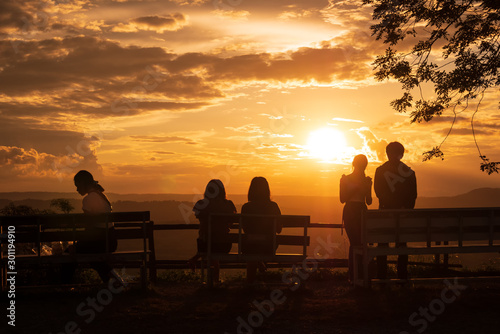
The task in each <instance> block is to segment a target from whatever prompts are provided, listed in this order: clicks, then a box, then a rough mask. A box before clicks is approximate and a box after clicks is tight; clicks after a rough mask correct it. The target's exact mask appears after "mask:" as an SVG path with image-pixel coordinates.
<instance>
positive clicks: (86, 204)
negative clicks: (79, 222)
mask: <svg viewBox="0 0 500 334" xmlns="http://www.w3.org/2000/svg"><path fill="white" fill-rule="evenodd" d="M82 209H83V212H85V213H94V214H97V213H108V212H111V206H110V205H109V201H107V200H106V199H105V195H104V194H99V193H97V192H95V191H91V192H89V193H88V194H87V196H85V197H84V198H83V205H82Z"/></svg>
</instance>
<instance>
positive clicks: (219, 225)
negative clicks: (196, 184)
mask: <svg viewBox="0 0 500 334" xmlns="http://www.w3.org/2000/svg"><path fill="white" fill-rule="evenodd" d="M193 211H194V214H195V216H196V218H198V220H199V222H200V229H199V231H198V239H197V249H198V252H197V253H196V254H195V255H194V256H193V257H192V258H191V259H189V261H188V262H189V264H190V266H191V268H193V269H194V268H195V263H196V261H197V260H198V259H199V258H200V257H201V255H202V254H203V253H207V251H208V234H209V220H210V214H212V213H236V207H235V206H234V204H233V202H232V201H230V200H228V199H226V189H225V188H224V184H223V183H222V181H221V180H217V179H213V180H210V181H209V182H208V184H207V186H206V189H205V193H204V195H203V199H201V200H199V201H198V202H196V204H195V205H194V207H193ZM210 225H211V227H210V236H211V240H212V243H211V249H210V251H211V252H212V253H229V251H230V250H231V246H232V243H231V241H229V231H230V228H231V225H232V222H231V218H229V217H228V218H225V217H217V216H216V217H214V218H211V222H210ZM211 266H212V267H213V276H212V278H213V279H214V281H215V282H218V281H219V273H220V264H219V261H216V260H213V261H212V262H211Z"/></svg>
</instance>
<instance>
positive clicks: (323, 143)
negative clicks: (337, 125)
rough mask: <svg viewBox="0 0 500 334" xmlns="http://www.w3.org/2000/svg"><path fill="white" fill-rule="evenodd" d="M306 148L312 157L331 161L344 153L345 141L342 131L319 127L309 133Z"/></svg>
mask: <svg viewBox="0 0 500 334" xmlns="http://www.w3.org/2000/svg"><path fill="white" fill-rule="evenodd" d="M307 149H308V150H309V154H310V155H311V156H312V157H315V158H318V159H321V160H322V161H333V160H338V159H340V158H341V157H342V155H343V154H345V151H346V150H347V142H346V140H345V137H344V135H343V134H342V132H340V131H338V130H334V129H331V128H321V129H318V130H315V131H313V132H311V133H310V134H309V139H308V141H307Z"/></svg>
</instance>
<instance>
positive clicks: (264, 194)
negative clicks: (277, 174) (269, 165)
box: [248, 176, 271, 202]
mask: <svg viewBox="0 0 500 334" xmlns="http://www.w3.org/2000/svg"><path fill="white" fill-rule="evenodd" d="M270 200H271V190H270V189H269V183H267V180H266V179H265V178H263V177H262V176H256V177H254V178H253V179H252V182H250V188H248V201H249V202H252V201H270Z"/></svg>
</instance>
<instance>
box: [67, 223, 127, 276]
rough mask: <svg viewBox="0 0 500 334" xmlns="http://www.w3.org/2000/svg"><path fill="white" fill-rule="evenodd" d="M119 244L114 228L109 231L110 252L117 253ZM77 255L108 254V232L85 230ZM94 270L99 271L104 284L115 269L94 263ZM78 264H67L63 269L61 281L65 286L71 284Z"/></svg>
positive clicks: (101, 229)
mask: <svg viewBox="0 0 500 334" xmlns="http://www.w3.org/2000/svg"><path fill="white" fill-rule="evenodd" d="M117 247H118V243H117V240H116V234H115V230H114V228H110V229H108V252H109V253H112V252H114V251H116V248H117ZM75 250H76V253H77V254H99V253H105V252H106V230H105V229H103V228H91V229H87V230H85V232H84V234H83V236H82V238H81V239H80V240H78V241H77V242H76V244H75ZM90 266H91V268H92V269H94V270H95V271H97V273H98V274H99V277H100V278H101V280H102V281H103V283H107V282H108V281H109V279H110V278H111V276H110V272H111V270H112V269H113V268H112V267H111V266H110V265H109V264H108V263H107V262H92V263H90ZM76 268H77V263H65V264H63V265H62V268H61V281H62V283H63V284H68V283H71V281H72V280H73V276H74V273H75V270H76Z"/></svg>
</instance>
